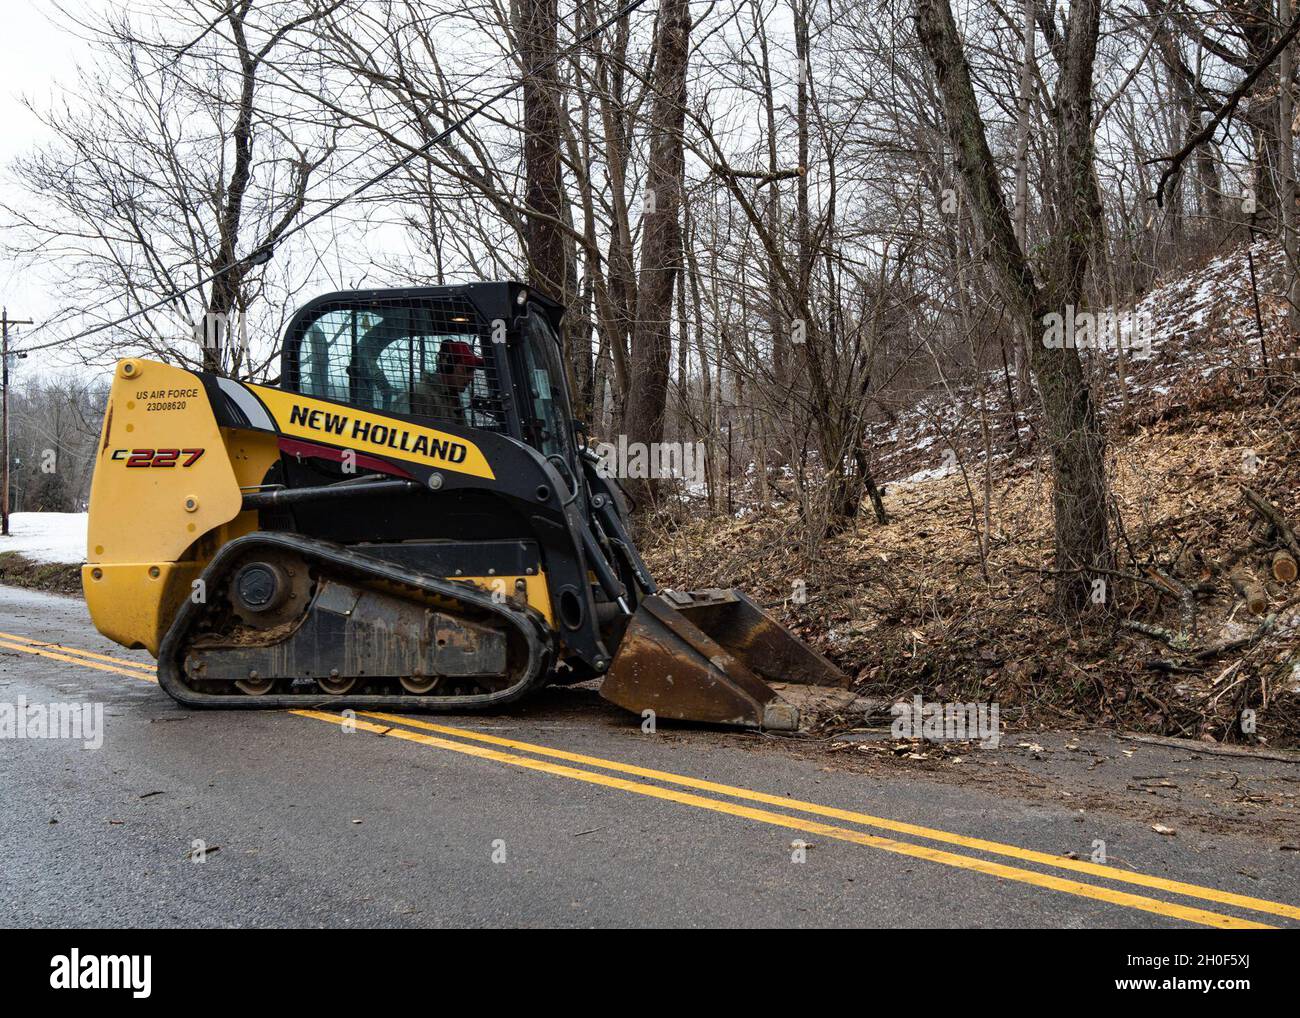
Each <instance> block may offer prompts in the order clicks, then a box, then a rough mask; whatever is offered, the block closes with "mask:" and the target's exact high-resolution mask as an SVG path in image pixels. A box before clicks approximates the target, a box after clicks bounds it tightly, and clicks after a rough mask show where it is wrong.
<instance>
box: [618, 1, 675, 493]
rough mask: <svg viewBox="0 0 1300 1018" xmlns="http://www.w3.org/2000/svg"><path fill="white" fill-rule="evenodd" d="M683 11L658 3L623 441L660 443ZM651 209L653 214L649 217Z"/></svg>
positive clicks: (637, 482) (640, 488)
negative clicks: (643, 199)
mask: <svg viewBox="0 0 1300 1018" xmlns="http://www.w3.org/2000/svg"><path fill="white" fill-rule="evenodd" d="M690 35H691V13H690V6H689V4H688V2H687V0H664V3H663V5H662V6H661V8H660V11H659V30H658V35H657V37H656V38H655V53H654V58H653V59H654V76H653V79H652V89H653V100H652V102H651V106H650V125H649V144H650V163H649V167H648V169H647V172H646V203H645V208H646V211H645V213H644V215H643V227H642V240H641V269H640V273H639V276H638V280H637V304H636V322H635V324H634V325H633V330H632V350H631V372H630V376H631V378H633V379H635V384H633V385H632V386H631V387H630V390H629V392H628V394H627V405H626V409H625V411H624V430H625V432H626V433H627V437H628V442H629V443H632V442H639V443H643V444H645V445H646V446H649V445H651V444H652V443H655V442H660V441H662V440H663V433H664V408H665V406H666V404H667V400H668V366H669V362H670V358H671V355H672V317H673V289H674V284H675V283H676V281H677V276H678V274H679V272H680V270H681V261H682V228H681V220H680V218H679V217H680V213H681V205H682V195H681V182H682V174H683V172H684V157H683V152H682V128H683V125H684V122H685V118H686V62H687V56H688V53H689V51H690ZM652 210H653V211H652ZM631 481H632V483H631V485H630V488H631V490H632V494H633V496H634V497H636V496H643V495H645V494H648V493H649V489H650V487H651V486H650V485H649V483H648V479H638V478H633V479H631Z"/></svg>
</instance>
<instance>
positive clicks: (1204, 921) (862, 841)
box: [289, 710, 1273, 929]
mask: <svg viewBox="0 0 1300 1018" xmlns="http://www.w3.org/2000/svg"><path fill="white" fill-rule="evenodd" d="M289 713H291V714H296V715H298V716H299V717H304V718H315V719H316V720H318V721H326V722H329V723H330V724H334V725H339V726H340V727H355V728H358V729H360V730H362V731H366V732H372V733H374V734H375V735H383V736H387V737H389V738H394V739H402V740H404V741H406V742H415V743H419V744H420V745H424V746H432V747H434V748H436V749H446V750H450V751H452V752H453V753H463V754H465V755H466V756H474V757H478V758H480V759H483V760H493V761H496V762H497V763H505V764H511V765H512V766H515V767H524V768H527V769H528V770H533V771H541V772H543V773H545V774H553V775H557V776H559V777H564V778H571V779H573V780H574V781H582V782H586V783H587V784H592V785H602V786H604V787H606V788H617V789H621V790H622V791H625V792H632V793H634V794H636V795H644V796H649V797H650V798H653V799H663V800H665V801H668V802H675V803H680V804H682V805H685V806H694V807H696V808H698V809H704V810H709V811H710V812H713V813H725V814H729V815H730V816H736V817H743V818H745V819H747V820H756V821H758V822H759V823H765V824H771V825H772V826H774V827H784V828H787V829H789V830H796V831H804V832H806V833H808V834H816V835H820V836H821V837H824V838H833V839H836V840H838V841H849V842H853V843H854V844H858V845H868V846H870V847H872V848H878V849H880V850H882V851H885V852H892V853H894V854H896V855H905V856H910V857H911V858H914V859H924V860H927V861H929V862H937V863H942V864H943V865H945V866H954V867H956V868H958V869H964V870H973V871H974V872H977V873H985V874H988V875H989V876H995V877H1001V878H1003V879H1004V880H1014V881H1017V882H1019V883H1023V884H1030V885H1033V886H1035V887H1044V888H1048V889H1050V890H1053V891H1060V892H1062V893H1064V894H1072V895H1075V896H1077V897H1080V898H1091V899H1093V900H1094V901H1104V902H1108V903H1110V904H1113V905H1123V906H1125V907H1127V908H1134V909H1139V910H1140V911H1143V912H1152V913H1155V914H1156V915H1162V916H1166V917H1169V918H1173V919H1182V920H1184V921H1186V922H1190V923H1198V924H1200V925H1202V926H1212V927H1215V928H1217V929H1273V927H1271V926H1268V925H1267V924H1266V923H1258V922H1254V921H1253V920H1250V919H1238V918H1236V917H1234V916H1227V915H1221V914H1219V913H1217V912H1208V911H1206V910H1204V909H1200V908H1191V907H1189V906H1186V905H1177V904H1173V903H1171V902H1166V901H1158V900H1157V899H1155V898H1146V897H1143V896H1142V895H1138V894H1130V893H1128V892H1127V891H1118V890H1115V889H1114V888H1110V887H1098V886H1097V885H1095V884H1085V883H1082V882H1080V881H1077V880H1067V879H1065V878H1063V877H1058V876H1053V875H1051V874H1048V873H1039V872H1037V871H1035V870H1022V869H1018V868H1017V867H1014V866H1007V865H1005V864H1003V863H997V862H989V861H988V860H985V859H978V858H975V857H973V856H967V855H957V854H956V853H953V852H945V851H943V850H942V849H938V848H930V847H929V846H927V845H914V844H912V843H910V842H905V841H894V840H893V839H891V838H882V837H880V836H879V835H876V834H867V833H866V832H865V831H855V830H850V829H849V828H847V827H832V826H831V825H830V824H823V823H820V822H818V821H816V820H805V819H804V818H802V817H794V816H789V815H787V814H784V813H772V812H770V811H769V810H764V809H755V808H754V807H752V806H741V805H739V804H737V803H734V802H724V801H722V800H720V799H708V798H705V797H704V796H702V795H692V794H691V793H689V792H679V791H677V790H676V789H673V788H662V787H660V786H658V785H646V784H642V783H641V782H638V781H628V780H627V779H626V778H616V777H613V776H612V775H608V774H598V773H596V772H594V771H586V770H579V769H577V768H576V767H566V766H564V765H562V764H553V763H548V762H547V761H545V760H535V759H533V758H532V757H524V756H517V755H515V754H513V753H505V752H502V751H501V750H497V749H488V748H487V747H486V746H475V745H471V744H469V743H465V742H454V741H452V740H450V739H440V738H437V737H436V736H432V735H424V734H422V733H420V732H413V731H410V730H409V729H406V728H392V727H387V726H384V727H381V726H379V725H375V724H371V723H370V722H368V721H362V720H360V719H349V718H345V717H341V716H340V715H338V714H326V713H323V712H321V711H313V710H294V711H290V712H289ZM402 720H405V719H402Z"/></svg>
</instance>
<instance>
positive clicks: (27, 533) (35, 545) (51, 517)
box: [0, 513, 86, 564]
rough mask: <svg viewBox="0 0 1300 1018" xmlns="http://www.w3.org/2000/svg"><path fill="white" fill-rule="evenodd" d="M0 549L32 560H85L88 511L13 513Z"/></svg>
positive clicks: (77, 561) (0, 538) (0, 543)
mask: <svg viewBox="0 0 1300 1018" xmlns="http://www.w3.org/2000/svg"><path fill="white" fill-rule="evenodd" d="M9 534H10V536H9V537H0V552H6V551H16V552H18V553H19V554H21V555H23V556H25V557H26V558H29V559H31V560H32V561H33V562H68V563H72V564H76V563H80V562H85V561H86V513H13V514H11V515H10V517H9Z"/></svg>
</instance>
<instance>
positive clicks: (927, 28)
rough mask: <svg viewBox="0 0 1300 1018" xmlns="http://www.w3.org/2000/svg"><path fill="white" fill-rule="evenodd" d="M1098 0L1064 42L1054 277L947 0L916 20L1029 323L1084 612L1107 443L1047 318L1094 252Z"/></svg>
mask: <svg viewBox="0 0 1300 1018" xmlns="http://www.w3.org/2000/svg"><path fill="white" fill-rule="evenodd" d="M1100 8H1101V3H1100V0H1076V2H1075V3H1074V4H1072V5H1071V7H1070V23H1069V30H1068V33H1067V35H1066V41H1065V43H1064V45H1063V47H1062V56H1061V60H1062V66H1061V67H1060V85H1059V89H1058V95H1057V102H1056V109H1055V119H1056V147H1057V152H1056V159H1055V160H1054V162H1055V165H1056V176H1055V180H1054V188H1053V190H1054V192H1055V194H1054V196H1053V197H1054V199H1055V204H1056V207H1057V217H1058V218H1057V223H1056V229H1055V231H1054V232H1053V233H1052V234H1051V235H1049V236H1047V237H1045V238H1044V240H1045V243H1046V248H1047V250H1046V253H1045V255H1044V277H1045V280H1044V281H1045V285H1044V286H1043V288H1042V289H1041V290H1040V288H1039V284H1038V280H1037V279H1036V278H1035V274H1034V270H1033V268H1032V267H1031V266H1030V264H1029V262H1028V261H1027V260H1026V258H1025V255H1024V252H1023V250H1022V249H1021V247H1020V245H1019V244H1018V243H1017V241H1016V236H1015V229H1014V227H1013V225H1012V221H1011V216H1010V214H1009V212H1008V210H1007V206H1006V201H1005V199H1004V197H1003V195H1002V190H1001V184H1000V181H999V177H998V171H997V167H996V165H995V164H994V162H993V155H992V153H991V152H990V150H989V146H988V139H987V137H986V135H985V130H984V122H983V120H982V118H981V115H980V108H979V103H978V100H977V99H976V96H975V91H974V89H973V87H972V85H971V78H970V68H969V66H968V65H967V63H966V57H965V53H964V50H963V47H962V41H961V37H960V35H959V34H958V31H957V26H956V23H955V21H954V19H953V15H952V9H951V7H950V6H949V2H948V0H920V3H919V7H918V13H917V28H918V34H919V36H920V40H921V44H922V46H923V47H924V49H925V52H926V54H927V56H928V57H929V59H930V62H931V64H932V65H933V67H934V72H935V78H936V79H937V81H938V85H939V90H940V94H941V96H942V98H943V106H944V120H945V122H946V124H947V128H948V135H949V140H950V141H951V143H952V145H953V148H954V149H955V152H956V161H957V166H958V169H959V170H960V171H961V174H962V177H963V179H964V180H965V182H966V187H967V190H968V191H969V193H970V196H971V202H972V210H973V214H974V215H975V217H976V221H977V222H978V224H979V226H980V229H981V232H982V233H983V236H984V250H985V251H986V253H987V254H986V257H987V258H988V259H989V262H990V265H991V268H992V272H993V278H994V279H995V281H996V283H997V285H998V288H999V290H1000V292H1001V294H1002V297H1003V299H1004V300H1005V301H1006V303H1007V306H1008V309H1009V311H1010V313H1011V314H1012V315H1013V316H1014V317H1016V318H1018V319H1019V320H1020V321H1021V322H1023V323H1024V328H1025V330H1026V332H1027V334H1028V335H1029V336H1030V337H1031V342H1030V366H1031V368H1032V369H1033V372H1034V376H1035V380H1036V381H1037V383H1038V391H1039V396H1040V400H1041V405H1042V413H1043V421H1044V425H1045V426H1044V429H1043V437H1044V440H1045V441H1046V443H1047V447H1048V449H1049V450H1050V452H1051V455H1052V464H1053V474H1054V477H1053V480H1054V483H1053V490H1052V506H1053V518H1054V529H1055V549H1056V567H1057V569H1058V571H1059V573H1060V575H1059V578H1058V581H1057V584H1056V599H1057V604H1058V606H1059V607H1061V608H1062V609H1065V610H1071V611H1072V610H1075V609H1078V608H1080V607H1082V606H1083V605H1084V604H1085V603H1087V601H1088V597H1089V594H1090V592H1091V584H1090V582H1089V580H1090V579H1091V577H1090V576H1089V575H1088V574H1089V571H1090V570H1093V569H1106V568H1109V566H1110V563H1111V553H1110V538H1109V530H1108V527H1107V522H1106V502H1107V499H1106V476H1105V464H1104V458H1103V443H1102V436H1101V433H1100V429H1099V427H1098V424H1097V419H1096V413H1095V410H1094V407H1093V404H1092V398H1091V393H1090V392H1089V389H1088V385H1087V380H1086V379H1085V378H1084V375H1083V366H1082V364H1081V363H1080V360H1079V355H1078V352H1077V350H1074V349H1071V348H1065V347H1055V346H1048V345H1047V343H1046V342H1045V341H1044V335H1043V331H1042V330H1043V321H1044V318H1045V316H1047V315H1049V314H1053V313H1055V314H1060V315H1062V316H1064V315H1066V314H1067V313H1072V310H1071V309H1072V306H1073V305H1075V304H1076V303H1077V302H1078V299H1079V297H1080V295H1081V294H1082V292H1083V283H1084V277H1085V274H1086V270H1087V263H1088V254H1089V251H1090V250H1091V247H1092V244H1093V235H1094V232H1095V229H1096V224H1097V220H1098V217H1099V215H1100V202H1099V198H1098V195H1097V191H1096V186H1095V181H1094V176H1093V150H1092V125H1091V116H1092V67H1093V60H1094V57H1095V55H1096V44H1097V32H1098V23H1099V19H1100Z"/></svg>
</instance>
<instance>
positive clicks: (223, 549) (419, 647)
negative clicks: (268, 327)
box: [83, 283, 847, 729]
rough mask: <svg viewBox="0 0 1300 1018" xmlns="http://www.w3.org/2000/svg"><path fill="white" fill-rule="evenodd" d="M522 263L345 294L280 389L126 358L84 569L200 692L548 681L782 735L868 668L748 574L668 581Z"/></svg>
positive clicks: (286, 360)
mask: <svg viewBox="0 0 1300 1018" xmlns="http://www.w3.org/2000/svg"><path fill="white" fill-rule="evenodd" d="M562 313H563V312H562V309H561V308H560V306H559V305H557V304H555V303H554V302H552V301H551V300H549V299H547V298H545V297H543V296H542V295H541V294H538V293H536V292H534V291H531V290H529V289H527V288H526V287H524V286H523V285H521V284H518V283H474V284H469V285H464V286H448V287H432V288H416V289H400V290H366V291H353V292H342V293H333V294H329V295H327V296H323V297H320V298H318V299H316V300H314V301H312V302H311V303H309V304H307V305H306V306H305V307H304V308H302V309H301V310H300V311H298V312H297V314H296V315H295V316H294V317H293V319H292V320H291V322H290V323H289V326H288V328H287V330H286V333H285V337H284V344H283V349H282V353H281V375H280V380H279V386H278V387H274V388H273V387H268V386H262V385H252V384H246V383H241V382H237V381H234V380H232V379H229V378H224V377H220V376H217V375H214V374H207V373H201V372H191V371H187V370H182V369H180V368H177V367H172V366H168V365H166V364H162V363H158V362H155V361H149V360H142V359H134V358H132V359H126V360H121V361H119V362H118V363H117V365H116V368H115V371H114V378H113V384H112V389H111V394H110V397H109V403H108V407H107V410H106V412H105V415H104V424H103V430H102V435H101V439H100V443H99V447H98V459H97V463H96V467H95V474H94V480H93V483H92V487H91V497H90V522H89V531H88V554H87V564H86V566H85V568H84V574H83V582H84V587H85V591H86V600H87V603H88V604H89V607H90V612H91V616H92V617H93V619H94V621H95V625H96V626H97V627H98V628H99V630H100V632H102V633H103V634H104V635H106V636H108V637H109V638H111V639H113V640H115V641H117V642H118V643H120V644H123V645H125V646H128V647H144V648H146V649H148V650H149V651H150V653H152V654H153V655H154V656H155V657H156V658H157V659H158V678H159V682H160V684H161V685H162V687H163V689H164V690H166V691H167V692H168V693H169V694H170V695H171V696H173V697H174V698H175V699H176V700H178V701H180V702H181V703H183V704H187V705H190V706H193V707H217V708H241V707H270V708H284V707H291V706H307V705H313V704H317V705H318V704H321V703H328V704H329V705H331V706H336V707H367V708H375V707H387V708H392V709H399V710H406V709H424V710H447V711H462V710H466V709H473V708H499V707H501V706H503V705H505V704H508V703H510V702H512V701H514V700H516V699H518V698H519V697H521V696H523V695H524V694H525V693H526V692H528V691H529V690H530V689H533V688H535V687H537V686H539V685H542V684H545V683H547V682H554V683H573V682H580V681H585V680H589V679H594V678H597V677H603V681H602V683H601V686H600V692H601V694H602V695H603V696H604V697H606V698H607V699H609V700H611V701H613V702H614V703H616V704H619V705H620V706H622V707H625V708H627V709H629V710H632V711H636V712H638V713H642V712H645V711H654V712H655V713H656V715H658V716H659V717H662V718H674V719H681V720H689V721H700V722H713V723H720V724H729V725H743V726H749V727H762V728H770V729H793V728H796V727H797V726H798V723H799V717H798V710H797V707H796V706H795V705H793V704H792V703H791V702H790V699H789V698H788V697H786V696H782V695H779V694H778V692H777V690H776V689H774V688H773V686H772V685H770V684H769V682H776V683H795V684H811V685H819V686H841V687H842V686H845V685H847V682H846V679H845V677H844V676H843V675H842V674H841V673H840V672H839V671H838V670H837V669H836V668H835V667H834V666H833V665H832V664H831V663H830V662H829V661H827V660H826V659H825V658H823V657H822V656H821V655H819V654H817V653H816V652H814V651H813V650H812V649H811V648H809V647H808V646H806V645H805V644H803V643H802V642H801V641H800V640H798V639H797V638H795V637H794V636H793V635H792V634H790V633H789V632H787V631H786V630H785V629H783V628H782V627H781V626H779V625H777V624H776V623H775V622H773V621H772V620H771V619H769V618H768V617H767V616H766V615H764V613H763V612H762V611H761V610H760V609H759V608H758V607H757V606H756V605H755V604H754V603H753V602H752V601H751V600H750V599H749V598H747V597H746V596H745V595H744V594H742V593H740V592H738V591H733V590H702V591H693V592H689V593H679V592H676V591H671V590H662V591H661V590H658V589H657V588H656V586H655V583H654V581H653V580H652V579H651V577H650V574H649V571H648V570H647V569H646V566H645V563H644V562H642V560H641V556H640V555H639V553H638V551H637V549H636V547H635V545H634V544H633V541H632V538H631V537H630V536H629V532H628V523H627V511H628V510H627V504H626V499H625V497H624V494H623V492H622V491H621V489H620V487H619V486H618V484H617V483H616V482H615V481H613V480H612V479H611V478H609V477H606V476H603V475H604V474H605V473H606V471H604V470H601V469H598V459H597V457H596V456H595V454H594V453H593V452H592V451H591V450H590V449H589V447H588V444H587V439H586V436H585V428H584V426H583V425H582V424H581V423H580V422H577V421H574V420H573V419H572V417H571V415H570V409H569V399H568V390H567V384H566V374H565V370H564V367H563V363H564V362H563V359H562V356H561V350H560V344H559V340H558V339H557V329H558V326H559V322H560V318H561V315H562Z"/></svg>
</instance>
